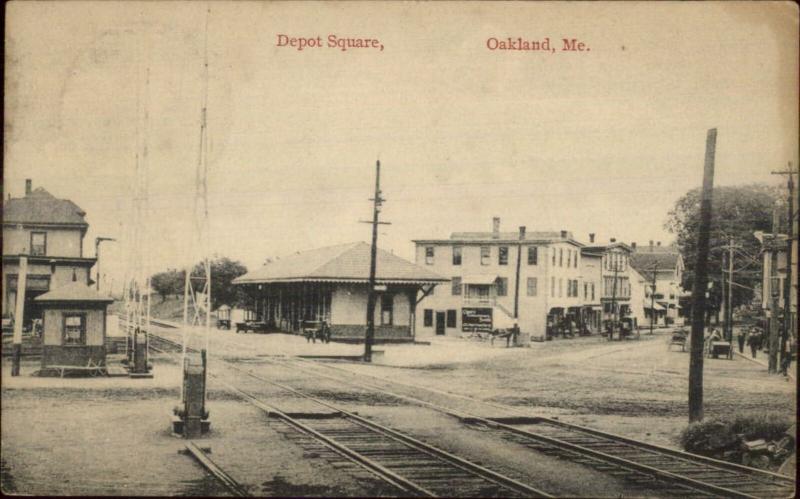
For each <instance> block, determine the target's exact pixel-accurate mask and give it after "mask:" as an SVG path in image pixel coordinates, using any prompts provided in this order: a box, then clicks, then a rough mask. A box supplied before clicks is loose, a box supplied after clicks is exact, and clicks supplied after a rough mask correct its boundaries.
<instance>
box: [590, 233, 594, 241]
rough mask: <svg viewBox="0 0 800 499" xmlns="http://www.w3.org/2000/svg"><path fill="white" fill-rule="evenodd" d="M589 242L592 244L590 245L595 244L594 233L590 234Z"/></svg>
mask: <svg viewBox="0 0 800 499" xmlns="http://www.w3.org/2000/svg"><path fill="white" fill-rule="evenodd" d="M589 242H590V243H593V242H594V232H590V233H589Z"/></svg>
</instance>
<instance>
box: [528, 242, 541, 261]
mask: <svg viewBox="0 0 800 499" xmlns="http://www.w3.org/2000/svg"><path fill="white" fill-rule="evenodd" d="M538 263H539V248H537V247H536V246H528V265H536V264H538Z"/></svg>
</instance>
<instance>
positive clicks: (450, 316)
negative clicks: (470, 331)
mask: <svg viewBox="0 0 800 499" xmlns="http://www.w3.org/2000/svg"><path fill="white" fill-rule="evenodd" d="M447 327H456V311H455V310H448V311H447Z"/></svg>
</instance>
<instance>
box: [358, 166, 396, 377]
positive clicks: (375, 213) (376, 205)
mask: <svg viewBox="0 0 800 499" xmlns="http://www.w3.org/2000/svg"><path fill="white" fill-rule="evenodd" d="M370 201H372V222H364V221H362V222H361V223H371V224H372V246H371V247H370V254H369V284H368V286H369V289H368V291H367V293H368V294H367V332H366V336H365V338H364V362H372V343H373V342H374V340H375V257H376V255H377V253H378V225H390V224H389V222H380V221H378V217H379V215H380V212H381V205H382V204H383V202H384V201H386V200H385V199H383V198H382V197H381V162H380V160H378V161H376V162H375V196H374V197H373V198H372V199H370Z"/></svg>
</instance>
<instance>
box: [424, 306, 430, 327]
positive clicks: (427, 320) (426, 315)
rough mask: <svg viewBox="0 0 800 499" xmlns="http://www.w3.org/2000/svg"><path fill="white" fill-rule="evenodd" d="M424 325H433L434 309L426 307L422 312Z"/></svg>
mask: <svg viewBox="0 0 800 499" xmlns="http://www.w3.org/2000/svg"><path fill="white" fill-rule="evenodd" d="M422 327H433V310H431V309H429V308H426V309H425V310H424V311H423V312H422Z"/></svg>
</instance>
